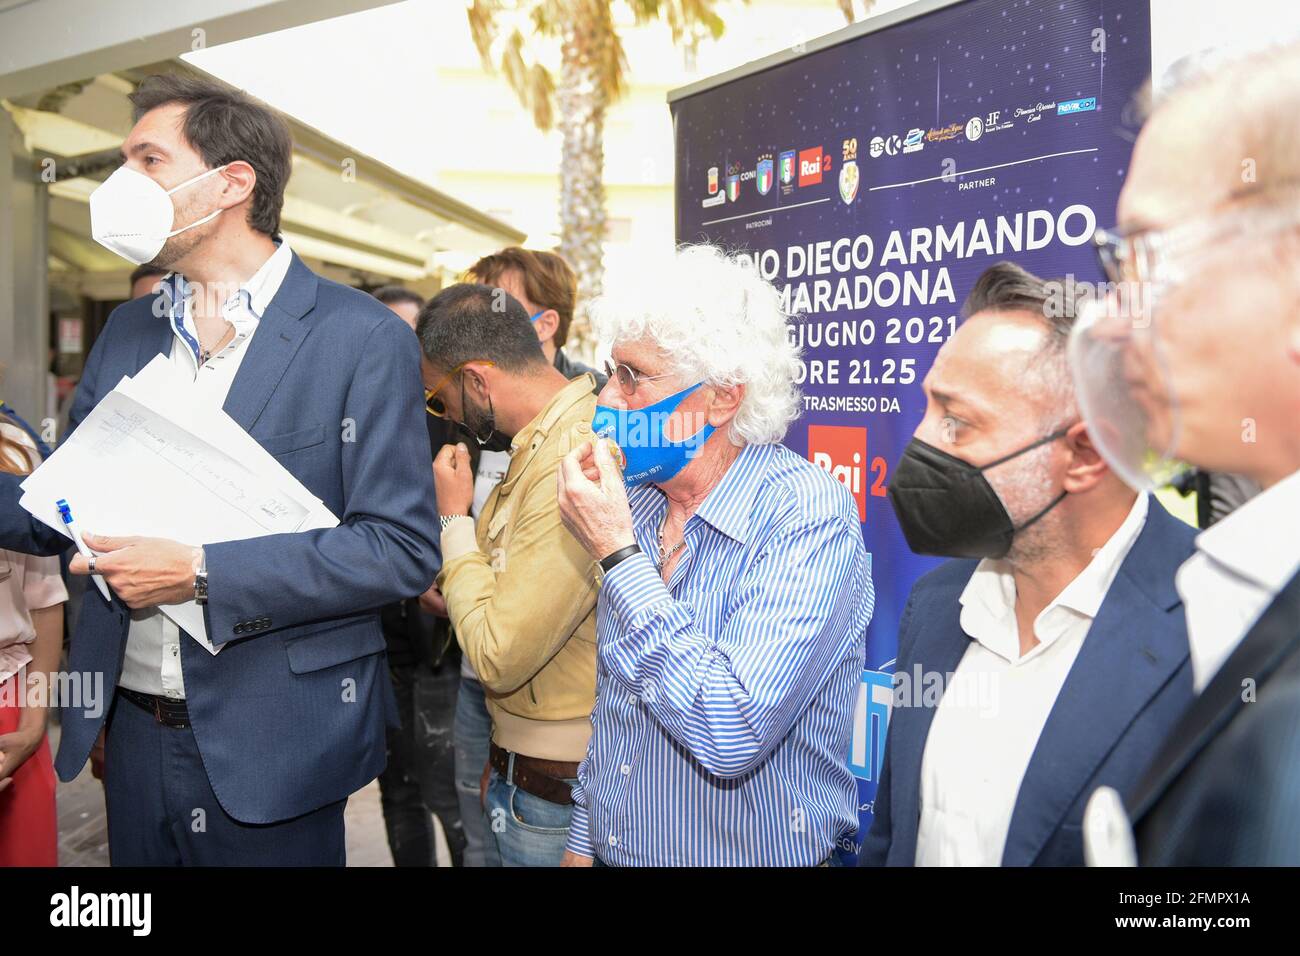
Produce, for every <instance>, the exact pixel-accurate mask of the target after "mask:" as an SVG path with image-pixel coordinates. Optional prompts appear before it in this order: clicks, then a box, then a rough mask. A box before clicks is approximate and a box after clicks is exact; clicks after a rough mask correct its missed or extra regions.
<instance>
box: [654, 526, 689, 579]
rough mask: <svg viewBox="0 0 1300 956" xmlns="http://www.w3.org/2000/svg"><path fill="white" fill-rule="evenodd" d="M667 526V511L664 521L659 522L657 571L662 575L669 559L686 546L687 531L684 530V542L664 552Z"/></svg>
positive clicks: (681, 541)
mask: <svg viewBox="0 0 1300 956" xmlns="http://www.w3.org/2000/svg"><path fill="white" fill-rule="evenodd" d="M666 524H668V512H667V511H665V512H664V519H663V521H661V522H659V563H658V564H656V565H655V570H657V571H658V572H659V573H660V574H663V572H664V565H665V564H667V563H668V559H669V558H671V557H672V556H673V555H674V554H676V553H677V552H678V551H680V550H681V549H682V545H684V544H686V534H685V531H684V530H683V533H682V540H680V541H678V542H677V543H676V544H675V545H673V546H672V548H671V549H669V550H668V551H667V552H665V551H664V526H665V525H666Z"/></svg>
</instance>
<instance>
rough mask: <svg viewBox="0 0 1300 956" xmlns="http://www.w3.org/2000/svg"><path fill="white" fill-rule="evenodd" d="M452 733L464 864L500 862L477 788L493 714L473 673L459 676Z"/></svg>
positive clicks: (495, 863)
mask: <svg viewBox="0 0 1300 956" xmlns="http://www.w3.org/2000/svg"><path fill="white" fill-rule="evenodd" d="M451 733H452V746H453V747H454V748H455V750H456V756H455V765H456V770H455V773H456V796H457V797H458V798H459V800H460V821H461V826H462V827H463V828H464V831H465V856H464V865H465V866H500V865H501V860H500V859H499V858H498V857H497V845H496V841H495V840H493V839H492V834H491V833H490V832H489V831H488V826H487V816H486V815H485V814H484V812H483V803H482V801H481V800H480V799H479V790H478V784H479V781H480V780H481V779H482V778H483V768H484V767H486V766H487V762H488V742H489V741H490V740H491V739H492V718H491V716H489V715H488V710H487V699H486V698H485V697H484V696H483V685H482V684H480V683H479V682H478V681H476V680H474V679H473V678H472V677H461V679H460V689H459V690H458V691H457V694H456V717H455V720H454V721H453V725H452V732H451Z"/></svg>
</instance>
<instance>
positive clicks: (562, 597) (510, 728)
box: [438, 375, 599, 761]
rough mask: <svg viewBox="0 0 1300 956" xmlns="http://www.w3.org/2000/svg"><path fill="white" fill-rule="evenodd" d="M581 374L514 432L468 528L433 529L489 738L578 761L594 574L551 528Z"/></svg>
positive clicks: (583, 409) (581, 407) (568, 539)
mask: <svg viewBox="0 0 1300 956" xmlns="http://www.w3.org/2000/svg"><path fill="white" fill-rule="evenodd" d="M594 387H595V380H594V379H593V378H592V377H591V376H590V375H583V376H581V377H579V378H576V379H574V380H573V381H571V382H570V383H569V384H568V385H566V386H565V387H564V388H563V389H561V390H560V391H559V392H558V393H557V394H556V395H555V397H554V398H553V399H551V401H550V403H549V404H548V405H547V406H546V407H545V408H544V409H542V411H541V412H540V413H539V414H538V416H537V417H536V418H534V419H533V420H532V421H531V422H529V424H528V425H527V426H525V427H524V428H523V430H522V431H520V432H519V434H518V435H516V436H515V439H514V442H513V443H512V445H511V453H510V454H511V457H510V467H509V469H508V470H507V471H506V475H505V477H504V478H503V479H502V480H501V483H500V484H499V485H497V487H496V489H495V490H493V492H492V494H491V495H489V496H488V499H487V501H486V502H485V503H484V505H483V510H482V511H481V512H480V513H479V516H478V520H477V522H474V521H471V519H469V518H464V519H456V520H454V521H451V522H449V523H448V525H447V529H446V530H445V531H443V533H442V571H441V573H440V574H439V575H438V586H439V588H440V589H441V590H442V593H443V596H444V597H445V598H446V600H447V612H448V616H449V617H450V618H451V623H452V626H453V627H454V628H455V629H456V637H457V639H458V640H459V641H460V646H461V648H462V649H463V650H464V652H465V654H466V655H468V657H469V661H470V664H472V665H473V667H474V671H475V673H477V674H478V678H479V680H480V681H481V682H482V683H483V688H484V690H486V691H487V699H488V710H489V712H490V713H491V715H492V739H493V740H495V741H496V743H497V746H499V747H503V748H505V749H506V750H510V751H513V752H515V753H521V754H527V755H528V756H530V757H540V758H543V759H546V760H568V761H580V760H582V759H583V757H585V756H586V753H587V740H588V738H589V737H590V736H591V709H592V707H593V706H594V705H595V699H596V591H597V583H596V571H597V570H598V568H599V565H598V564H597V562H596V561H595V560H594V559H592V557H591V556H590V555H589V554H587V552H586V551H585V550H584V549H583V547H582V545H581V544H579V543H578V541H577V539H576V538H574V537H573V536H572V535H571V534H569V532H568V531H567V530H565V527H564V525H563V524H562V523H561V521H560V508H559V504H558V502H557V482H558V474H559V469H560V460H561V459H562V458H563V457H564V456H565V455H566V454H568V453H569V451H570V450H571V449H573V448H576V447H577V446H579V445H581V444H582V443H583V442H584V441H589V440H590V439H591V438H592V431H591V417H592V414H593V412H594V411H595V407H596V396H595V395H593V394H592V389H593V388H594Z"/></svg>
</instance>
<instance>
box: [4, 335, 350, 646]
mask: <svg viewBox="0 0 1300 956" xmlns="http://www.w3.org/2000/svg"><path fill="white" fill-rule="evenodd" d="M193 392H194V389H193V385H192V382H189V381H186V379H185V375H184V373H183V372H181V371H180V370H179V369H177V368H176V367H175V366H174V365H173V364H172V362H171V360H170V359H169V358H167V357H166V356H164V355H159V356H158V357H157V358H155V359H154V360H153V361H152V362H150V363H149V364H148V365H147V366H145V367H144V368H143V369H141V370H140V372H139V373H137V374H136V375H135V376H134V377H131V376H128V377H125V378H123V379H122V381H120V382H119V383H118V385H117V387H116V388H115V389H113V391H111V392H109V393H108V395H106V396H104V398H103V399H102V400H101V401H100V402H99V404H98V405H96V406H95V408H94V410H93V411H92V412H91V413H90V414H89V415H87V416H86V418H85V420H84V421H83V422H82V423H81V424H80V425H79V426H78V427H77V430H76V431H74V432H73V433H72V434H71V435H70V436H69V437H68V438H67V439H66V440H65V441H64V442H63V444H61V445H60V446H59V448H58V449H57V450H56V451H55V452H54V454H52V455H51V456H50V457H49V458H48V459H47V460H46V461H45V462H44V463H43V464H42V465H41V466H40V467H39V468H37V469H36V470H35V471H34V472H32V474H31V475H29V476H28V477H27V479H26V480H25V481H24V482H23V483H22V489H23V492H24V494H23V497H22V499H21V501H20V504H21V505H22V506H23V508H25V509H26V510H27V511H29V512H31V514H32V515H34V516H35V517H36V518H37V519H39V520H40V521H42V522H44V523H45V524H47V525H49V526H50V527H51V528H54V529H55V530H56V531H58V532H60V533H61V534H63V535H65V536H67V537H71V535H69V533H68V530H67V526H66V525H65V524H64V523H63V520H62V518H61V517H60V515H59V509H58V507H57V506H56V504H55V502H57V501H58V500H60V499H66V500H67V502H68V504H69V506H70V508H71V511H72V516H73V519H74V520H75V521H76V524H77V526H78V527H79V528H80V529H81V531H82V532H83V533H86V532H89V533H91V534H102V535H113V536H117V535H139V536H143V537H151V538H170V539H172V540H174V541H180V542H183V543H185V544H191V545H204V544H212V543H214V542H217V541H238V540H243V539H245V538H257V537H261V536H262V535H268V534H281V533H284V532H294V531H310V530H314V529H317V528H333V527H335V526H337V525H338V523H339V522H338V518H337V517H336V516H335V515H334V514H333V513H332V512H331V511H330V510H329V508H327V507H326V506H325V504H324V503H323V502H322V501H321V500H320V499H319V498H317V497H316V496H315V495H313V494H312V493H311V492H310V491H308V490H307V488H306V487H305V486H304V485H303V484H302V483H301V482H300V481H298V480H297V479H296V478H294V476H293V475H291V474H290V473H289V472H288V471H286V470H285V469H284V467H283V466H282V465H281V464H280V463H279V462H277V461H276V460H275V459H274V458H273V457H272V456H271V455H270V454H269V453H268V452H267V451H266V450H265V449H263V448H262V446H261V445H259V444H258V443H257V441H256V440H255V439H254V438H253V437H252V436H250V435H249V434H248V433H247V432H246V431H244V430H243V429H242V428H241V427H240V426H239V424H238V423H237V422H236V421H235V420H234V419H232V418H231V417H230V416H229V415H227V414H226V413H225V412H224V411H222V410H221V409H219V408H217V409H214V408H211V407H207V406H202V405H200V404H199V403H198V402H196V401H195V400H194V397H193ZM93 580H94V581H95V582H96V584H98V585H99V588H100V590H101V591H103V592H104V596H105V597H106V598H107V597H109V594H108V588H107V586H106V585H105V584H104V582H103V581H102V580H101V579H100V578H99V577H95V578H93ZM160 610H161V611H162V612H163V613H164V614H166V615H167V616H168V617H169V618H171V620H172V621H174V622H175V623H176V625H177V626H178V627H180V628H181V629H182V630H183V631H185V632H186V633H188V634H189V635H190V636H191V637H193V638H194V639H195V640H197V641H198V642H199V643H201V644H202V645H203V646H204V647H206V648H207V649H208V650H209V651H210V652H211V653H213V654H215V653H217V651H219V650H220V649H221V645H216V646H213V644H212V643H211V642H210V641H209V640H208V636H207V628H206V627H205V626H204V623H203V609H202V608H201V607H199V606H198V605H197V604H196V603H195V602H194V601H192V600H191V601H186V602H185V603H183V604H169V605H163V606H162V607H161V608H160Z"/></svg>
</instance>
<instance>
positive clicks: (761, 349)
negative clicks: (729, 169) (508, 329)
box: [588, 245, 800, 445]
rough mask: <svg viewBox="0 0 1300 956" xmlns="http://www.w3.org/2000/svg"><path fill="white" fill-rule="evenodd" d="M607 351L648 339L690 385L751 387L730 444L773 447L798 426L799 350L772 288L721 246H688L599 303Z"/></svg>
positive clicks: (598, 323) (598, 322) (595, 306)
mask: <svg viewBox="0 0 1300 956" xmlns="http://www.w3.org/2000/svg"><path fill="white" fill-rule="evenodd" d="M588 314H589V315H590V317H591V321H592V325H593V327H594V328H595V330H596V335H597V337H598V338H599V339H600V341H601V342H603V343H605V344H606V345H608V346H610V347H611V348H612V347H614V346H616V345H618V344H619V343H620V342H636V341H642V340H648V341H650V342H652V343H653V344H655V345H656V346H658V348H659V349H660V350H661V351H663V352H664V354H666V355H667V356H668V357H669V359H670V360H671V362H672V367H673V369H674V371H675V372H676V373H677V374H678V375H680V376H681V378H682V379H683V380H685V381H689V382H692V383H693V382H700V381H702V382H704V383H705V384H707V385H716V386H722V387H730V386H735V385H743V386H745V394H744V398H743V399H742V400H741V403H740V408H739V409H738V410H737V411H736V417H735V418H734V419H732V422H731V426H730V428H729V431H728V437H729V438H730V440H731V442H732V443H733V444H735V445H744V444H752V445H764V444H772V443H775V442H779V441H780V440H781V439H782V438H784V437H785V433H786V430H787V429H788V428H789V426H790V423H791V422H792V421H794V420H795V419H796V418H798V417H799V410H800V397H799V387H798V385H797V384H796V382H797V381H798V377H799V371H800V365H799V348H798V346H797V345H795V344H794V343H793V342H792V341H791V340H790V336H789V319H788V317H787V315H786V313H785V311H784V310H783V309H782V306H781V297H780V295H779V294H778V293H777V291H776V289H775V288H774V287H773V286H772V284H771V283H770V282H767V281H766V280H764V279H763V278H761V277H760V276H759V275H758V273H757V272H756V271H755V270H754V269H753V268H752V267H751V266H749V265H747V264H745V263H744V262H743V261H742V260H741V259H739V258H738V257H736V256H732V255H728V254H727V253H725V252H723V251H722V250H721V249H719V248H717V247H716V246H711V245H685V246H681V247H679V248H678V249H677V251H676V253H675V254H674V255H672V256H670V257H669V258H668V259H667V260H666V261H664V262H662V263H659V264H657V265H655V264H651V265H648V266H647V267H646V268H645V269H644V270H642V272H641V274H640V278H639V279H638V280H634V281H632V282H630V283H623V284H620V286H619V287H618V288H617V290H615V291H611V292H607V293H605V294H604V295H601V296H599V297H598V298H595V299H593V300H592V301H591V303H590V305H589V307H588Z"/></svg>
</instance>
